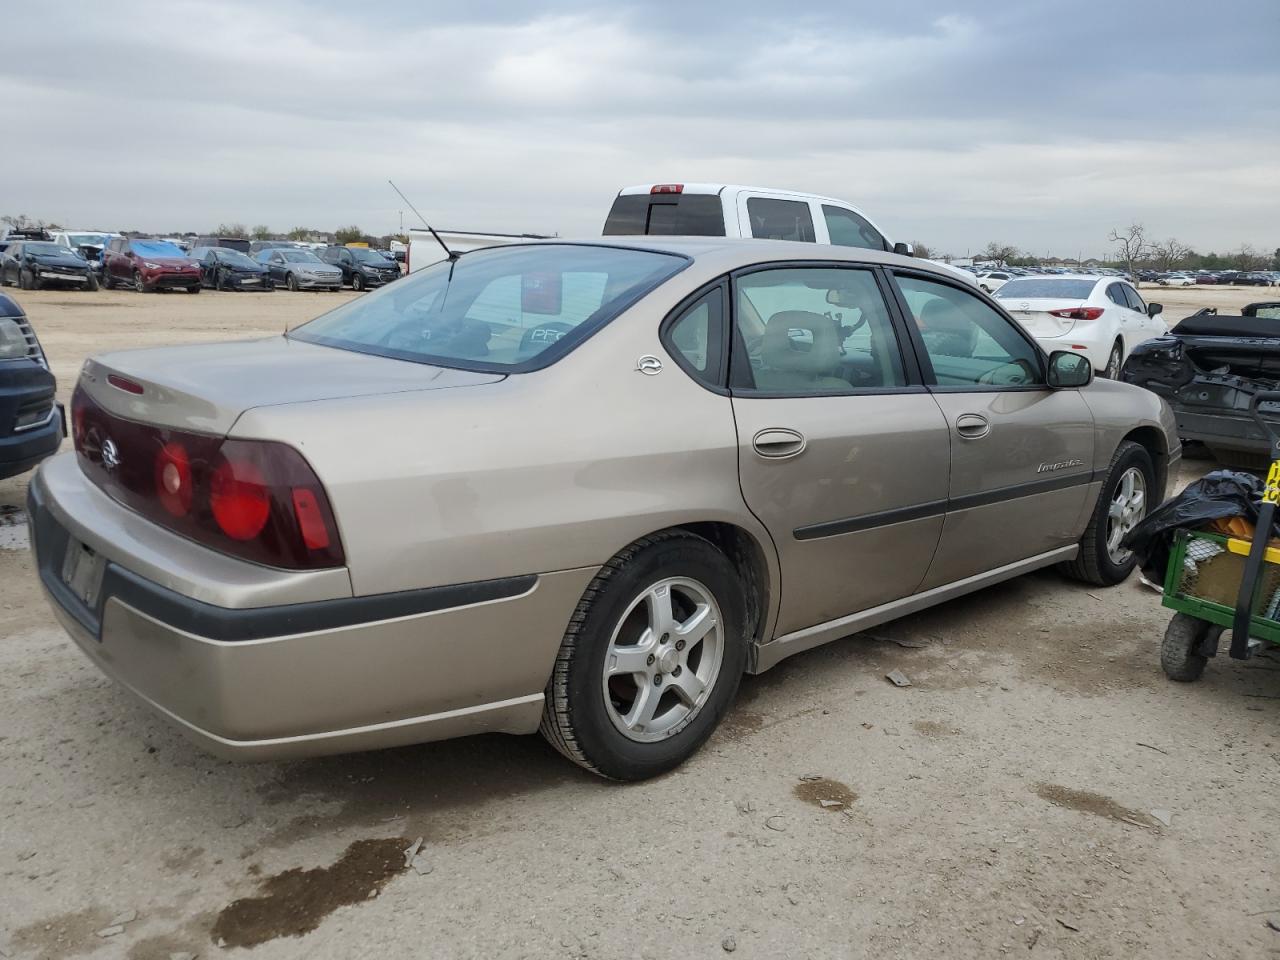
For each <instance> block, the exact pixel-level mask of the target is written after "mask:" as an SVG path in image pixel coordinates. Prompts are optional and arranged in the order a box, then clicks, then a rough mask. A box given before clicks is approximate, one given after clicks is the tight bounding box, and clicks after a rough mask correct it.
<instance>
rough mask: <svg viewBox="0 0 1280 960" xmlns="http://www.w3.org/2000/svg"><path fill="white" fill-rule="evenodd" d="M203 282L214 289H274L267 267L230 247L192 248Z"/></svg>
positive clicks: (192, 256)
mask: <svg viewBox="0 0 1280 960" xmlns="http://www.w3.org/2000/svg"><path fill="white" fill-rule="evenodd" d="M191 259H193V260H195V261H196V262H197V263H198V264H199V265H200V282H201V283H202V284H203V285H204V286H206V287H210V288H212V289H214V290H274V289H275V285H274V284H273V283H272V282H271V277H270V276H268V275H267V268H266V267H264V266H263V265H262V264H260V263H258V262H257V261H256V260H254V259H253V258H252V257H250V256H249V255H248V254H246V253H241V252H240V251H239V250H232V249H230V248H229V247H193V248H192V250H191Z"/></svg>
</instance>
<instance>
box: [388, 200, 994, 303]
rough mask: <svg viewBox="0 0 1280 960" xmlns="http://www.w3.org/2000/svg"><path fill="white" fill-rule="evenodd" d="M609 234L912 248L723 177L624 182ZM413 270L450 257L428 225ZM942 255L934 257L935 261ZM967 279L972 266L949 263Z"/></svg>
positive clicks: (500, 238)
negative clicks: (719, 180)
mask: <svg viewBox="0 0 1280 960" xmlns="http://www.w3.org/2000/svg"><path fill="white" fill-rule="evenodd" d="M603 232H604V235H605V236H606V237H628V236H681V237H754V238H757V239H765V240H799V241H803V242H808V243H829V244H835V245H837V246H843V247H863V248H865V249H868V250H888V251H891V252H893V253H900V254H904V255H906V256H911V255H912V250H911V244H909V243H894V242H893V241H892V240H890V239H889V238H888V237H887V236H885V233H884V231H883V230H881V229H880V228H879V227H877V226H876V225H875V224H874V223H873V222H872V221H871V219H870V218H869V217H868V216H867V215H866V214H864V213H863V212H862V211H861V210H859V209H858V208H857V207H854V206H852V205H851V204H848V203H845V202H844V201H843V200H835V199H833V198H831V197H822V196H818V195H817V194H813V193H799V192H797V191H795V190H774V189H769V188H765V187H743V186H735V185H733V184H725V183H643V184H639V185H638V186H634V187H623V188H622V189H621V190H620V191H618V196H617V198H616V199H615V200H614V201H613V207H612V209H610V211H609V216H608V217H607V218H605V222H604V231H603ZM439 233H440V236H441V238H442V239H443V240H444V242H445V244H446V245H447V246H448V247H449V249H450V250H454V251H456V252H458V253H465V252H466V251H468V250H476V249H478V248H480V247H493V246H498V245H499V244H504V243H518V242H519V241H521V240H528V239H541V238H537V237H535V235H533V234H519V235H516V234H503V233H463V232H459V231H444V230H441V231H439ZM408 259H409V270H410V271H413V270H418V269H421V268H422V267H425V266H429V265H430V264H432V263H437V262H439V261H440V260H443V259H444V251H443V250H441V249H440V244H439V243H437V242H436V241H435V239H434V238H433V237H432V236H431V234H430V232H429V231H427V230H416V229H415V230H410V231H409V258H408ZM935 262H936V261H935ZM940 266H943V267H947V268H948V269H950V270H952V272H954V273H955V275H956V276H957V277H959V278H961V279H963V280H964V281H965V282H967V283H974V277H973V274H971V273H969V272H968V271H966V270H959V269H956V268H954V267H951V266H950V265H949V264H945V263H944V264H940Z"/></svg>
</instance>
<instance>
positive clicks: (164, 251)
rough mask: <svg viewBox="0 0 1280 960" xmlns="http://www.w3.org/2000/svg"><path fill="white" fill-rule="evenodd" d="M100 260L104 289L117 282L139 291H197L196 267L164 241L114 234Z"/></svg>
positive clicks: (197, 273) (111, 286)
mask: <svg viewBox="0 0 1280 960" xmlns="http://www.w3.org/2000/svg"><path fill="white" fill-rule="evenodd" d="M104 261H105V262H104V263H103V266H102V285H103V286H104V287H106V288H107V289H108V290H110V289H112V288H113V287H115V286H117V285H119V286H126V287H133V289H135V290H137V291H138V292H139V293H153V292H155V291H157V290H185V291H187V293H199V292H200V268H199V267H198V266H196V264H194V263H193V262H192V261H191V258H190V257H188V256H187V255H186V254H185V253H184V252H183V251H182V250H181V249H180V248H178V247H176V246H174V245H173V244H172V243H169V242H168V241H166V240H145V239H130V238H129V237H115V238H114V239H112V241H111V242H110V243H108V244H107V252H106V254H105V258H104Z"/></svg>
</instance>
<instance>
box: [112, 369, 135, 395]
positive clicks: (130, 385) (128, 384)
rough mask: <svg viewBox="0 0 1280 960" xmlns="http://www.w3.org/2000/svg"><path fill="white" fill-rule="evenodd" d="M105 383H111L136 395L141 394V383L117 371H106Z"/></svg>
mask: <svg viewBox="0 0 1280 960" xmlns="http://www.w3.org/2000/svg"><path fill="white" fill-rule="evenodd" d="M107 383H109V384H111V385H112V386H113V387H117V388H118V389H120V390H123V391H124V392H125V393H132V394H134V395H137V396H141V394H142V384H140V383H135V382H134V381H132V380H130V379H129V378H128V377H122V376H120V375H119V374H117V373H108V374H107Z"/></svg>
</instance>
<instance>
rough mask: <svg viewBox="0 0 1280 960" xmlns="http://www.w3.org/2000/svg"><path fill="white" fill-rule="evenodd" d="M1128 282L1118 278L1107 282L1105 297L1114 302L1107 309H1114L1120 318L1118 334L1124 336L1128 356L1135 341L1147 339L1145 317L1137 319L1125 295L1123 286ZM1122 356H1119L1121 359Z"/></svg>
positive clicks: (1125, 353)
mask: <svg viewBox="0 0 1280 960" xmlns="http://www.w3.org/2000/svg"><path fill="white" fill-rule="evenodd" d="M1127 286H1128V284H1125V283H1121V282H1120V281H1119V280H1117V281H1115V282H1113V283H1109V284H1107V290H1106V294H1107V299H1108V300H1109V301H1111V303H1113V304H1115V307H1108V308H1107V309H1108V310H1112V309H1116V308H1119V309H1116V314H1117V315H1118V316H1119V318H1120V330H1119V333H1120V336H1121V337H1123V338H1124V355H1125V356H1128V355H1129V351H1130V350H1132V349H1133V345H1134V344H1135V343H1141V342H1142V341H1143V340H1145V339H1147V338H1146V335H1145V328H1146V322H1145V321H1146V317H1145V316H1144V317H1142V319H1139V317H1138V312H1137V311H1136V310H1134V309H1133V306H1132V305H1131V304H1130V303H1129V298H1128V297H1127V296H1125V287H1127ZM1123 359H1124V357H1121V360H1123Z"/></svg>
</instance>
